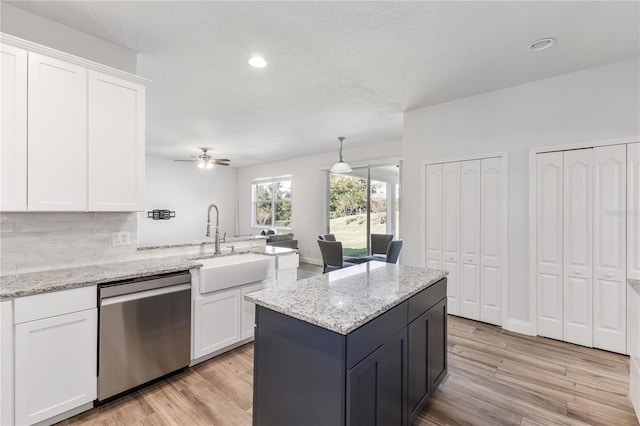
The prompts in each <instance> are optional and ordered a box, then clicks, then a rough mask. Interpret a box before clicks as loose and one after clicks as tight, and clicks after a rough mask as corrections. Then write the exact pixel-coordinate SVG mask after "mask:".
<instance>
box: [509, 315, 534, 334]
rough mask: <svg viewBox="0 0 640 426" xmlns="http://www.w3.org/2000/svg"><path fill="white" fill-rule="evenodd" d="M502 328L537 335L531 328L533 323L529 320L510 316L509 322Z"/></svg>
mask: <svg viewBox="0 0 640 426" xmlns="http://www.w3.org/2000/svg"><path fill="white" fill-rule="evenodd" d="M502 328H504V329H505V330H508V331H512V332H514V333H519V334H526V335H528V336H535V333H534V332H533V330H532V328H531V324H530V323H529V322H527V321H522V320H518V319H514V318H510V319H508V320H507V323H506V324H505V325H504V326H503V327H502Z"/></svg>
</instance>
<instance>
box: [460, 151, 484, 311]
mask: <svg viewBox="0 0 640 426" xmlns="http://www.w3.org/2000/svg"><path fill="white" fill-rule="evenodd" d="M480 167H481V165H480V160H471V161H462V162H461V175H460V176H461V197H460V235H461V244H460V246H461V253H460V254H461V257H462V261H461V270H460V315H462V316H464V317H466V318H471V319H475V320H479V319H480Z"/></svg>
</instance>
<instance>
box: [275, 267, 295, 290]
mask: <svg viewBox="0 0 640 426" xmlns="http://www.w3.org/2000/svg"><path fill="white" fill-rule="evenodd" d="M276 277H277V279H278V287H280V288H293V287H294V286H295V284H296V281H297V280H298V268H292V269H280V270H278V271H276Z"/></svg>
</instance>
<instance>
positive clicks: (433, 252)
mask: <svg viewBox="0 0 640 426" xmlns="http://www.w3.org/2000/svg"><path fill="white" fill-rule="evenodd" d="M425 178H426V182H425V184H426V197H425V200H426V205H425V211H426V216H427V217H426V234H427V235H426V251H427V253H426V255H427V259H426V265H427V268H434V269H442V164H430V165H428V166H427V167H426V177H425Z"/></svg>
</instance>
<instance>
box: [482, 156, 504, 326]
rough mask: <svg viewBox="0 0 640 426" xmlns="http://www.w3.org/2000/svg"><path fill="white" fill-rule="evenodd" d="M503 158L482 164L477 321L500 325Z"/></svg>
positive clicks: (491, 159) (484, 161)
mask: <svg viewBox="0 0 640 426" xmlns="http://www.w3.org/2000/svg"><path fill="white" fill-rule="evenodd" d="M501 168H502V159H501V158H485V159H483V160H482V161H481V171H482V180H481V185H480V187H481V201H480V205H481V208H482V211H481V214H480V320H481V321H484V322H488V323H490V324H496V325H500V324H502V309H501V306H502V300H501V297H502V296H501V294H502V291H501V287H502V280H501V276H502V272H501V258H502V253H501V240H502V236H501V234H502V233H501V232H500V228H501V226H502V188H501V186H502V185H501V184H502V178H501V174H502V173H501Z"/></svg>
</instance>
